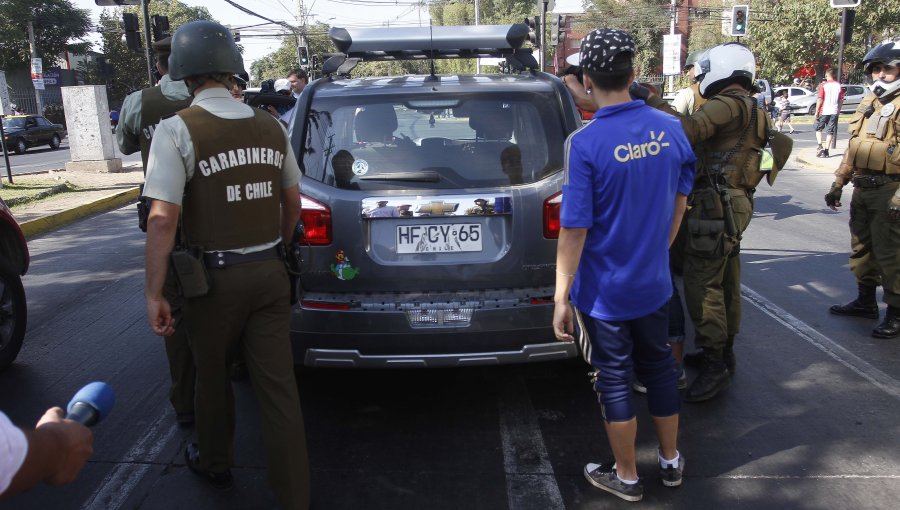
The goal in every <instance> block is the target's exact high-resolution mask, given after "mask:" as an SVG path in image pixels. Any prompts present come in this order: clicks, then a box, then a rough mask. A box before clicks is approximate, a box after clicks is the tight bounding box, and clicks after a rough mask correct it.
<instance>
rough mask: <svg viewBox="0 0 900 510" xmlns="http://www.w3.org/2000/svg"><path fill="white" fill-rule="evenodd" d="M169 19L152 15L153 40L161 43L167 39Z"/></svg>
mask: <svg viewBox="0 0 900 510" xmlns="http://www.w3.org/2000/svg"><path fill="white" fill-rule="evenodd" d="M170 35H172V34H170V33H169V17H168V16H160V15H158V14H154V15H153V40H154V41H161V40H163V39H165V38H166V37H169V36H170Z"/></svg>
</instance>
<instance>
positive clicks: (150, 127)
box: [138, 87, 192, 173]
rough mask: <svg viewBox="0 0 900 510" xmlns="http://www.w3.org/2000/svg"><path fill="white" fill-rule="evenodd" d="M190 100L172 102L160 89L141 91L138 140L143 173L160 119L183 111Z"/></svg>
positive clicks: (189, 103)
mask: <svg viewBox="0 0 900 510" xmlns="http://www.w3.org/2000/svg"><path fill="white" fill-rule="evenodd" d="M191 99H192V98H190V97H189V98H187V99H182V100H179V101H173V100H171V99H169V98H167V97H166V96H164V95H163V93H162V88H161V87H150V88H146V89H144V90H142V91H141V125H140V126H139V127H140V136H138V139H139V140H140V144H141V160H143V162H144V172H145V173H146V172H147V158H149V157H150V142H152V141H153V132H154V131H155V130H156V125H157V124H159V121H160V119H162V118H163V117H167V116H169V115H172V114H173V113H175V112H177V111H178V110H183V109H185V108H187V107H188V106H190V105H191Z"/></svg>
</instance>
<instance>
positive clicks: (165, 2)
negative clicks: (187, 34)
mask: <svg viewBox="0 0 900 510" xmlns="http://www.w3.org/2000/svg"><path fill="white" fill-rule="evenodd" d="M124 12H129V13H132V14H137V15H138V20H139V27H140V30H141V45H142V46H143V44H144V38H143V33H144V32H143V30H144V20H143V14H142V13H141V10H140V7H139V6H128V7H124V8H114V9H104V10H103V12H102V13H101V14H100V29H101V31H102V35H101V48H102V52H103V54H104V56H105V58H106V60H107V62H109V63H110V64H112V66H113V69H114V73H115V74H114V75H113V77H112V78H111V79H109V81H105V80H106V79H105V78H104V77H102V76H100V75H99V73H97V69H96V68H95V67H94V68H90V69H82V70H83V71H86V72H87V73H88V79H90V80H95V81H90V82H89V83H104V82H105V83H107V85H108V92H107V93H108V96H109V102H110V104H111V105H117V104H119V103H121V102H122V101H123V100H124V99H125V96H126V95H128V94H129V93H130V92H132V91H135V90H139V89H142V88H145V87H148V86H150V78H149V76H148V75H147V59H146V57H145V56H144V52H143V50H141V51H140V52H134V51H131V50H129V49H128V48H127V47H126V46H125V43H124V42H122V33H123V31H124V28H123V26H122V14H123V13H124ZM149 13H150V16H151V18H152V16H154V15H161V16H168V18H169V29H170V31H171V32H172V33H174V32H175V30H177V29H178V27H180V26H181V25H184V24H185V23H188V22H189V21H196V20H201V19H205V20H212V21H215V19H214V18H213V17H212V15H211V14H210V13H209V11H208V10H207V9H206V8H205V7H192V6H189V5H186V4H184V3H182V2H180V1H179V0H154V1H153V2H151V3H150V4H149ZM151 32H152V31H151ZM154 62H155V61H154Z"/></svg>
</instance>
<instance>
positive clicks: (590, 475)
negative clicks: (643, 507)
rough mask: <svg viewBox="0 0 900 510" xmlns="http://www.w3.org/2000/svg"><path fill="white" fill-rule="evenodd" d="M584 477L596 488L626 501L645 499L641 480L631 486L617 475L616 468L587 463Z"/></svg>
mask: <svg viewBox="0 0 900 510" xmlns="http://www.w3.org/2000/svg"><path fill="white" fill-rule="evenodd" d="M584 477H585V478H586V479H587V481H588V482H590V484H591V485H593V486H594V487H596V488H598V489H600V490H604V491H606V492H608V493H610V494H613V495H615V496H618V497H620V498H622V499H624V500H625V501H640V500H641V499H642V498H643V497H644V485H643V484H642V483H641V481H640V480H638V482H637V483H636V484H632V485H629V484H627V483H625V482H623V481H622V480H619V477H618V476H617V475H616V467H615V465H613V467H611V468H605V467H603V466H602V465H600V464H593V463H590V462H589V463H587V464H585V466H584Z"/></svg>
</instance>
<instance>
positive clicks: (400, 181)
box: [303, 91, 565, 190]
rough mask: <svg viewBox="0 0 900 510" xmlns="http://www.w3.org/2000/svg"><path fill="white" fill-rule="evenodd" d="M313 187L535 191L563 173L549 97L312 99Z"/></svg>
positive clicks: (308, 166) (559, 131)
mask: <svg viewBox="0 0 900 510" xmlns="http://www.w3.org/2000/svg"><path fill="white" fill-rule="evenodd" d="M306 122H307V128H306V133H307V138H306V147H305V150H304V151H303V153H304V156H303V167H304V172H305V174H306V176H307V177H310V178H313V179H316V180H319V181H322V182H325V183H326V184H330V185H333V186H335V187H337V188H343V189H361V190H376V189H377V190H384V189H410V188H417V187H419V188H429V189H434V188H437V189H441V188H469V187H490V186H508V185H510V184H512V185H515V184H528V183H531V182H535V181H537V180H540V179H542V178H543V177H545V176H546V175H549V174H551V173H553V172H555V171H557V170H559V169H560V168H562V161H561V159H560V158H561V155H562V154H563V147H562V146H563V144H564V143H565V139H564V137H563V135H564V133H565V129H564V127H563V121H562V118H561V115H560V113H559V109H558V100H557V99H556V98H555V97H554V96H553V94H551V93H549V92H548V93H535V92H528V93H516V92H512V91H508V93H504V94H468V95H464V96H449V95H447V94H443V95H441V96H440V97H439V98H438V97H435V96H434V95H429V97H426V96H425V95H423V94H408V95H401V94H396V95H390V96H377V95H367V96H350V97H327V96H320V97H314V98H313V103H312V105H311V108H310V114H309V116H308V118H307V121H306Z"/></svg>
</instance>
